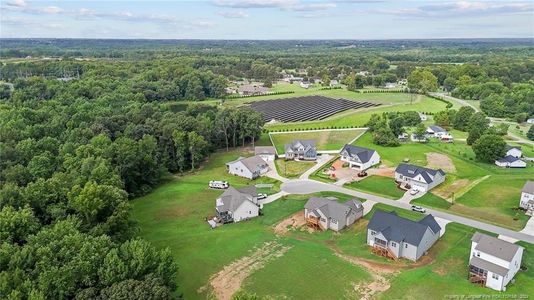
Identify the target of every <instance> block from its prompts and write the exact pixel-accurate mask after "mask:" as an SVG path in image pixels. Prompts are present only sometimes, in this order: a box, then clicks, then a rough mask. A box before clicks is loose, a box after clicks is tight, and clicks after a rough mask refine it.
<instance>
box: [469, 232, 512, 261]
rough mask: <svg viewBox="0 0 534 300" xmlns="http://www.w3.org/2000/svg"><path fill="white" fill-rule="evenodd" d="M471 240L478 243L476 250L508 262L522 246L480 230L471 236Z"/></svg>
mask: <svg viewBox="0 0 534 300" xmlns="http://www.w3.org/2000/svg"><path fill="white" fill-rule="evenodd" d="M471 241H473V242H475V243H477V246H476V247H475V249H476V250H478V251H480V252H484V253H487V254H489V255H492V256H495V257H498V258H500V259H502V260H505V261H508V262H509V261H512V258H514V256H515V254H516V253H517V251H519V249H520V248H522V247H521V246H518V245H516V244H512V243H510V242H507V241H503V240H501V239H498V238H495V237H492V236H489V235H486V234H483V233H480V232H476V233H475V234H474V235H473V237H472V238H471Z"/></svg>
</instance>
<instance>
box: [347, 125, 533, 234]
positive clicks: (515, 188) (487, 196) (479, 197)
mask: <svg viewBox="0 0 534 300" xmlns="http://www.w3.org/2000/svg"><path fill="white" fill-rule="evenodd" d="M354 144H356V145H359V146H363V147H368V148H371V149H375V150H376V151H378V153H379V154H380V156H381V159H382V162H383V163H384V164H385V165H387V166H391V167H395V166H397V165H398V164H399V163H401V162H403V161H404V160H408V161H409V162H410V163H413V164H416V165H421V166H426V165H427V164H428V163H429V162H428V161H427V153H437V154H441V155H445V156H446V157H445V158H446V159H448V160H450V163H451V164H452V165H453V166H454V170H453V171H446V173H447V180H446V181H445V183H443V184H442V185H440V186H438V187H437V188H436V189H434V190H433V191H432V193H433V194H430V195H426V196H424V197H423V198H421V199H417V200H416V201H415V202H414V203H417V204H420V205H423V206H428V207H433V208H438V209H446V210H449V211H451V212H455V213H458V214H461V215H464V216H468V217H473V218H477V219H479V220H483V221H485V222H490V223H494V224H498V225H501V226H505V227H509V228H511V229H516V230H517V229H522V228H523V227H524V226H525V224H526V222H527V220H528V218H527V217H526V216H525V215H524V214H522V213H521V212H520V211H517V210H516V209H515V208H517V206H518V202H519V198H520V196H521V188H522V186H523V184H524V183H525V181H527V180H534V167H533V166H532V165H529V166H528V168H526V169H502V168H499V167H497V166H495V165H493V164H487V163H483V162H478V161H477V160H476V158H475V154H474V153H473V150H472V149H471V147H469V146H467V145H466V144H465V142H461V141H457V142H455V143H453V144H443V143H440V142H437V141H430V142H429V143H428V144H418V143H406V144H402V145H401V146H399V147H382V146H378V145H375V144H373V143H372V138H371V135H370V134H364V135H363V136H362V137H361V138H359V139H358V140H357V141H356V142H355V143H354ZM441 163H442V162H441ZM486 175H490V177H489V178H488V179H486V180H482V181H480V179H481V178H483V177H484V176H486ZM364 181H365V180H364ZM478 181H480V183H478V184H476V185H474V186H472V183H476V182H478ZM467 187H469V188H471V189H470V190H469V191H468V192H466V193H465V194H463V195H461V194H462V193H463V192H465V189H466V188H467ZM360 189H361V190H365V186H364V187H362V188H360ZM388 190H389V189H388ZM367 191H369V192H375V193H376V189H373V187H369V188H368V190H367ZM387 193H389V192H387V191H386V190H384V191H382V192H381V194H383V195H385V196H391V195H388V194H387ZM456 194H458V195H461V196H459V197H455V195H456ZM443 198H453V199H454V203H453V204H452V205H449V204H448V203H447V201H446V200H445V199H443Z"/></svg>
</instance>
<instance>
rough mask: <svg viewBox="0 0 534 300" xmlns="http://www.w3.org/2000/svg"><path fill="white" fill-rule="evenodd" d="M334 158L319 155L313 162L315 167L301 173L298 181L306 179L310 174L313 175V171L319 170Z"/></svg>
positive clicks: (327, 155)
mask: <svg viewBox="0 0 534 300" xmlns="http://www.w3.org/2000/svg"><path fill="white" fill-rule="evenodd" d="M333 157H334V156H332V155H330V154H321V155H319V157H318V158H317V161H316V162H315V165H314V166H313V167H311V168H309V169H308V170H307V171H306V172H304V173H302V175H300V177H299V179H308V178H309V177H310V175H311V174H313V173H314V172H315V171H317V170H319V169H320V168H321V167H322V166H323V165H325V164H326V163H327V162H329V161H330V160H331V159H332V158H333Z"/></svg>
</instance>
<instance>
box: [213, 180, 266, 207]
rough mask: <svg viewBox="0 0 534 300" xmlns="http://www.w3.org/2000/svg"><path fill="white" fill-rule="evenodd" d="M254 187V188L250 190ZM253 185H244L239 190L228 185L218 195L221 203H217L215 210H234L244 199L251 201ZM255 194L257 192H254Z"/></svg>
mask: <svg viewBox="0 0 534 300" xmlns="http://www.w3.org/2000/svg"><path fill="white" fill-rule="evenodd" d="M252 189H254V190H252ZM255 190H256V188H255V187H253V186H252V187H250V186H248V187H244V188H241V189H239V190H237V189H236V188H234V187H232V186H230V187H229V188H228V189H226V190H225V191H224V193H222V195H221V196H220V197H219V199H220V200H221V203H217V210H218V211H219V212H224V211H232V212H233V211H235V210H236V209H237V208H238V207H239V206H241V204H242V203H243V202H245V201H250V202H252V203H254V202H253V194H254V193H255ZM256 195H257V194H256Z"/></svg>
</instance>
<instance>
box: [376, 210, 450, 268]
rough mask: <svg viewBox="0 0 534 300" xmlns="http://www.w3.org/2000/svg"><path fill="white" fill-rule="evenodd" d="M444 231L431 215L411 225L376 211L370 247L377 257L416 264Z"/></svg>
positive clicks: (384, 212) (402, 219)
mask: <svg viewBox="0 0 534 300" xmlns="http://www.w3.org/2000/svg"><path fill="white" fill-rule="evenodd" d="M441 229H442V228H441V226H439V224H438V223H437V222H436V220H435V219H434V217H433V216H432V215H427V216H425V217H424V218H423V219H421V220H419V221H412V220H409V219H405V218H402V217H399V216H398V215H397V213H395V212H394V211H392V212H386V211H383V210H377V211H376V212H375V213H374V215H373V217H372V218H371V221H369V224H368V225H367V244H368V245H369V246H371V247H372V250H373V253H375V254H378V255H382V256H385V257H389V258H392V259H398V258H406V259H409V260H412V261H417V260H418V259H419V258H420V257H421V256H423V255H424V254H425V253H426V252H427V251H428V250H429V249H430V247H432V245H434V243H436V241H437V240H438V239H439V237H440V231H441Z"/></svg>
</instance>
